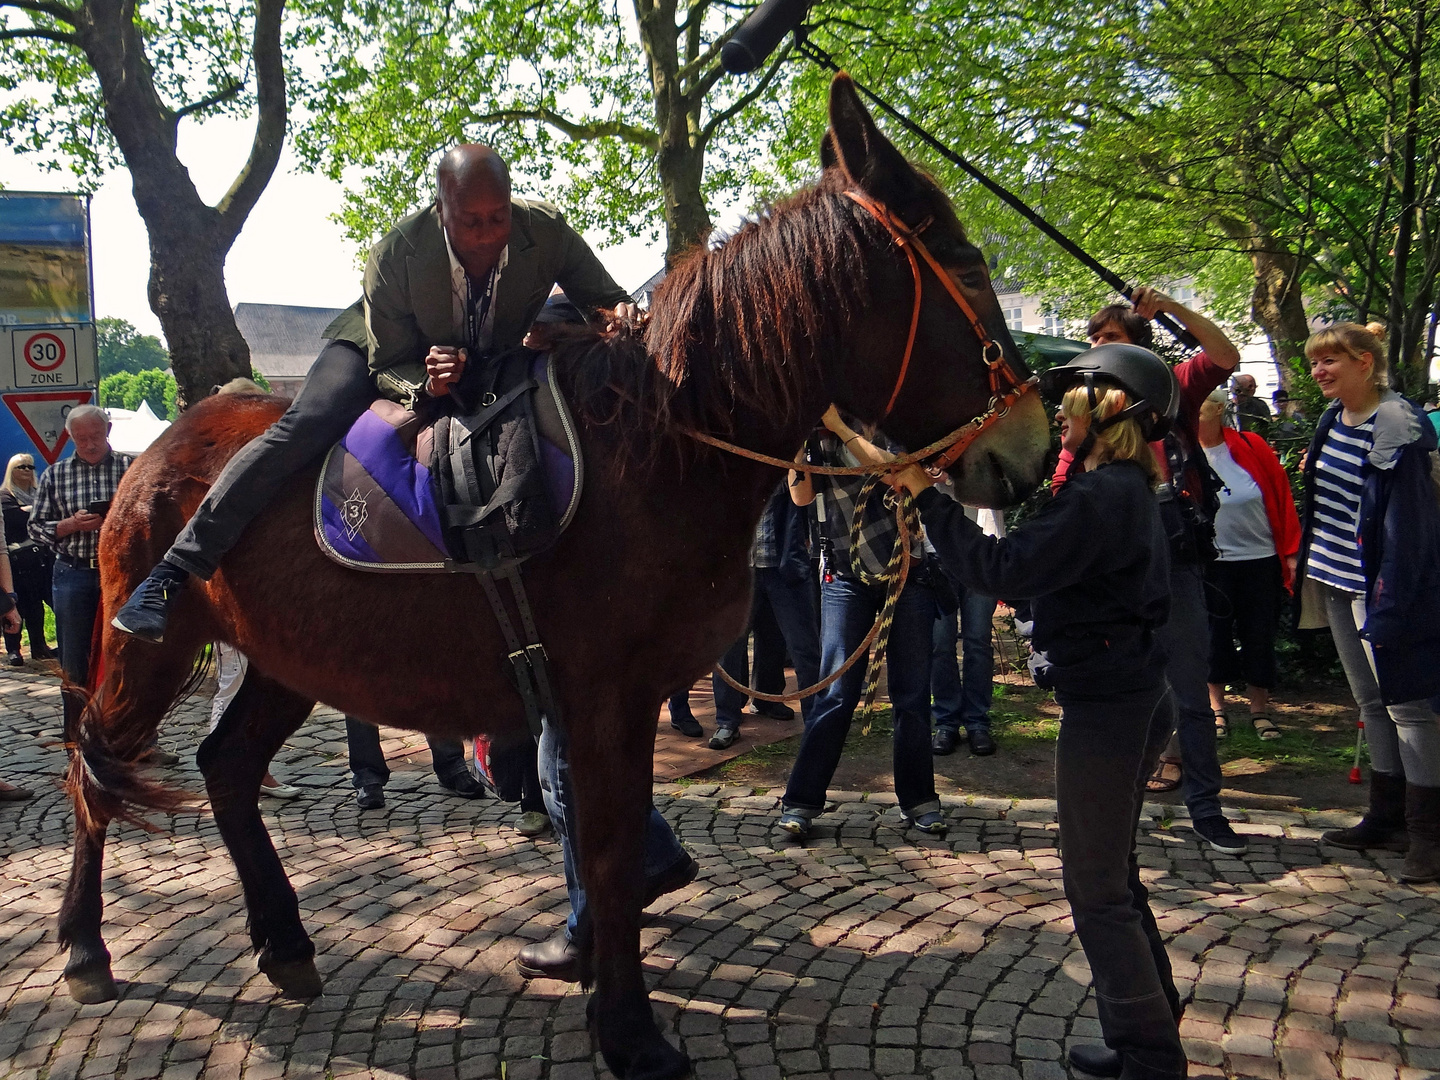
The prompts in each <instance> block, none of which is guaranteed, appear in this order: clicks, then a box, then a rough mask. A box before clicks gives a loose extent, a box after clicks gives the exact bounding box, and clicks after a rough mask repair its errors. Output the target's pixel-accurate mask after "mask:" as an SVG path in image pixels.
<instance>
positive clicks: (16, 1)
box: [0, 0, 80, 26]
mask: <svg viewBox="0 0 1440 1080" xmlns="http://www.w3.org/2000/svg"><path fill="white" fill-rule="evenodd" d="M7 7H13V8H19V9H20V10H21V11H28V12H31V13H33V14H37V15H49V16H50V17H51V18H52V19H59V20H60V21H61V22H63V23H66V24H68V25H70V26H79V25H80V12H78V11H76V10H75V9H74V8H69V7H66V6H65V5H64V4H55V3H50V2H48V0H0V8H7Z"/></svg>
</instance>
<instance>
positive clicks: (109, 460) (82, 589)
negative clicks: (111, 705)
mask: <svg viewBox="0 0 1440 1080" xmlns="http://www.w3.org/2000/svg"><path fill="white" fill-rule="evenodd" d="M65 430H66V431H68V432H69V433H70V440H71V441H72V442H73V443H74V444H75V453H74V455H72V456H71V457H68V458H66V459H65V460H64V461H61V462H59V463H58V464H55V465H52V466H50V468H49V469H47V470H46V471H45V474H44V475H43V476H41V477H40V487H39V490H38V491H37V492H36V494H35V508H34V509H33V510H31V511H30V539H32V540H34V541H35V542H36V543H37V544H44V545H45V546H47V547H49V548H50V549H51V550H53V551H54V552H55V571H54V577H53V579H52V584H53V586H54V588H53V593H54V608H55V636H56V637H57V638H58V639H59V645H60V666H61V667H62V668H64V670H65V676H66V678H68V679H69V680H70V681H71V682H73V683H75V684H76V685H78V686H84V685H85V683H86V681H87V680H88V678H89V675H90V637H91V634H92V633H93V632H94V629H95V613H96V612H97V611H98V610H99V608H100V569H99V565H100V564H99V560H98V559H97V558H96V556H97V555H98V554H99V548H100V526H101V525H103V524H104V522H105V513H104V511H105V510H106V509H108V507H109V503H110V500H111V499H113V498H114V497H115V489H116V487H118V486H119V484H120V477H122V476H124V475H125V470H126V469H128V468H129V467H130V461H131V459H130V458H129V457H128V456H126V455H125V454H117V453H115V451H113V450H111V449H110V418H109V417H108V416H107V415H105V410H103V409H97V408H96V407H95V406H94V405H81V406H79V407H77V408H74V409H71V410H70V415H69V416H67V417H66V418H65Z"/></svg>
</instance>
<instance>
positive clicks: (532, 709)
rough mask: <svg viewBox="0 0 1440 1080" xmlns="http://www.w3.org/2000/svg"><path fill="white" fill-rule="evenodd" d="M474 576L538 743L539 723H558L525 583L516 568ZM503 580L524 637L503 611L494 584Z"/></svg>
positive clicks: (547, 661)
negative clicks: (516, 612) (489, 612)
mask: <svg viewBox="0 0 1440 1080" xmlns="http://www.w3.org/2000/svg"><path fill="white" fill-rule="evenodd" d="M475 577H476V578H477V579H478V580H479V582H480V587H481V588H482V589H484V590H485V599H487V600H489V601H490V610H491V611H493V612H494V613H495V621H496V622H497V623H498V624H499V625H500V634H501V636H502V637H504V639H505V649H506V654H507V655H506V659H507V660H508V661H509V663H510V669H509V671H510V680H511V682H512V683H514V685H515V690H516V692H517V693H519V695H520V700H521V702H522V703H523V704H524V706H525V723H526V725H527V726H528V727H529V728H530V733H531V734H532V735H534V736H535V738H536V739H537V740H538V739H539V738H540V735H541V733H542V731H543V730H544V727H543V723H542V721H543V720H544V718H545V717H547V716H548V717H549V718H550V721H551V723H559V721H560V710H559V708H558V707H557V705H556V701H555V687H554V684H553V682H552V680H551V678H550V657H549V655H548V654H547V653H546V652H545V646H544V645H543V644H541V642H540V634H539V633H538V631H537V630H536V629H535V616H534V613H533V612H532V611H531V609H530V598H529V596H528V595H526V592H525V584H524V582H522V581H521V580H520V571H519V570H518V569H510V570H502V571H497V572H496V573H493V574H491V573H485V572H483V571H477V572H476V574H475ZM497 577H500V578H504V579H506V580H507V581H508V582H509V583H510V592H511V594H512V595H513V596H514V598H515V608H516V610H517V611H518V612H519V614H520V628H521V630H522V631H523V633H524V635H525V638H524V640H523V641H522V640H521V638H520V635H519V634H517V633H516V632H515V624H514V622H512V621H511V619H510V613H509V612H508V611H507V610H506V609H505V601H504V600H503V599H502V598H501V596H500V590H499V588H498V587H497V586H496V584H495V578H497Z"/></svg>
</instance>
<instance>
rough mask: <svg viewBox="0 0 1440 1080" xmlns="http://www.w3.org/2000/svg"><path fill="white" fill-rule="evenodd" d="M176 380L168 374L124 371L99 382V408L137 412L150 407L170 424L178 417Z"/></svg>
mask: <svg viewBox="0 0 1440 1080" xmlns="http://www.w3.org/2000/svg"><path fill="white" fill-rule="evenodd" d="M177 391H178V388H177V386H176V384H175V377H174V376H173V375H171V374H169V373H168V372H165V371H156V370H155V369H153V368H152V369H150V370H147V371H136V372H130V371H122V372H119V373H117V374H115V375H107V376H106V377H105V378H103V379H101V380H100V404H101V406H103V407H104V408H107V409H129V410H130V411H131V412H134V411H136V410H138V409H139V408H140V405H141V403H142V402H144V403H148V404H149V406H150V411H151V412H153V413H154V414H155V415H156V416H159V417H164V418H167V419H170V420H173V419H175V415H176V394H177Z"/></svg>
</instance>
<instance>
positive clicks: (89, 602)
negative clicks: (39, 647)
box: [32, 559, 100, 686]
mask: <svg viewBox="0 0 1440 1080" xmlns="http://www.w3.org/2000/svg"><path fill="white" fill-rule="evenodd" d="M50 592H51V596H52V597H53V601H52V604H51V606H52V607H53V608H54V609H55V638H56V643H57V644H58V645H59V647H60V666H61V668H63V669H64V671H65V676H66V678H68V679H69V680H70V681H71V682H72V683H75V684H76V685H78V686H84V685H85V683H86V682H87V681H88V680H89V678H90V639H91V637H92V635H93V634H94V633H95V615H96V613H97V612H98V611H99V610H100V571H99V570H84V569H81V568H79V567H76V566H71V565H69V564H68V563H64V562H61V561H60V560H59V559H56V560H55V569H54V570H53V571H51V578H50ZM32 648H33V645H32Z"/></svg>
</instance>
